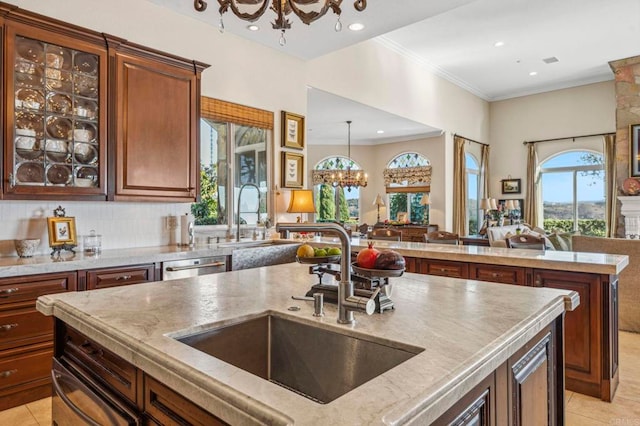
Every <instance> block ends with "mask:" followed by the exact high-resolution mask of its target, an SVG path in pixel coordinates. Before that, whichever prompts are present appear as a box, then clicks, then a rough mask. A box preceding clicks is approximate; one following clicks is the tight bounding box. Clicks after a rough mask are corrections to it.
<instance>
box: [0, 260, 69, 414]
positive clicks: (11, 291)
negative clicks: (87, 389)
mask: <svg viewBox="0 0 640 426" xmlns="http://www.w3.org/2000/svg"><path fill="white" fill-rule="evenodd" d="M75 290H76V273H75V272H65V273H52V274H46V275H31V276H23V277H12V278H2V279H0V410H4V409H7V408H10V407H14V406H16V405H22V404H25V403H27V402H31V401H34V400H37V399H40V398H45V397H48V396H50V395H51V358H52V354H53V321H52V318H51V317H47V316H44V315H42V314H41V313H40V312H38V311H37V310H36V306H35V305H36V298H38V297H39V296H42V295H45V294H52V293H61V292H65V291H75Z"/></svg>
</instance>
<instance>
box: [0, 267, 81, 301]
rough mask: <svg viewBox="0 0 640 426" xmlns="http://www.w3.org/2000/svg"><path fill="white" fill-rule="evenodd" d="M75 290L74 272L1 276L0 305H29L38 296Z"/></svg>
mask: <svg viewBox="0 0 640 426" xmlns="http://www.w3.org/2000/svg"><path fill="white" fill-rule="evenodd" d="M75 290H76V273H75V272H64V273H58V274H46V275H30V276H22V277H13V278H3V279H0V305H4V304H8V303H16V304H25V305H31V304H34V303H35V300H36V299H37V298H38V297H39V296H43V295H45V294H52V293H61V292H64V291H75ZM34 306H35V304H34Z"/></svg>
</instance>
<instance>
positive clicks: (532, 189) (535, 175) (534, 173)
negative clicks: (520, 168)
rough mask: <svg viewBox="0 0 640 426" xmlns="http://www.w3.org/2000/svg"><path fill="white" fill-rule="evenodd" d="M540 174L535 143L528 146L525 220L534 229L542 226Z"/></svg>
mask: <svg viewBox="0 0 640 426" xmlns="http://www.w3.org/2000/svg"><path fill="white" fill-rule="evenodd" d="M539 179H540V173H539V171H538V153H537V151H536V145H535V144H534V143H528V144H527V190H526V195H525V197H526V198H525V200H524V212H523V213H524V215H523V220H524V221H525V222H527V223H529V225H531V226H532V227H536V226H540V224H539V221H540V219H539V218H540V216H539V209H538V197H539V194H538V193H539V190H538V187H539V186H538V184H539V181H538V180H539Z"/></svg>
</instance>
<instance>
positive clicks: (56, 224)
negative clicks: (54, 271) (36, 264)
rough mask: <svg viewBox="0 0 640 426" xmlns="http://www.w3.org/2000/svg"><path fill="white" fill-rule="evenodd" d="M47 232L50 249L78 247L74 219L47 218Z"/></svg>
mask: <svg viewBox="0 0 640 426" xmlns="http://www.w3.org/2000/svg"><path fill="white" fill-rule="evenodd" d="M47 230H48V231H49V246H50V247H52V248H55V247H63V246H64V247H67V246H77V245H78V237H77V236H76V219H75V217H48V218H47Z"/></svg>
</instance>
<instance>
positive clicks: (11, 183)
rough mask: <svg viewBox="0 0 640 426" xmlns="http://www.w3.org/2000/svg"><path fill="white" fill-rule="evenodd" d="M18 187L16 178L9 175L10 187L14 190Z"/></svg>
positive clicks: (11, 174)
mask: <svg viewBox="0 0 640 426" xmlns="http://www.w3.org/2000/svg"><path fill="white" fill-rule="evenodd" d="M15 186H16V177H15V175H14V174H13V173H9V187H10V188H13V187H15Z"/></svg>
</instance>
